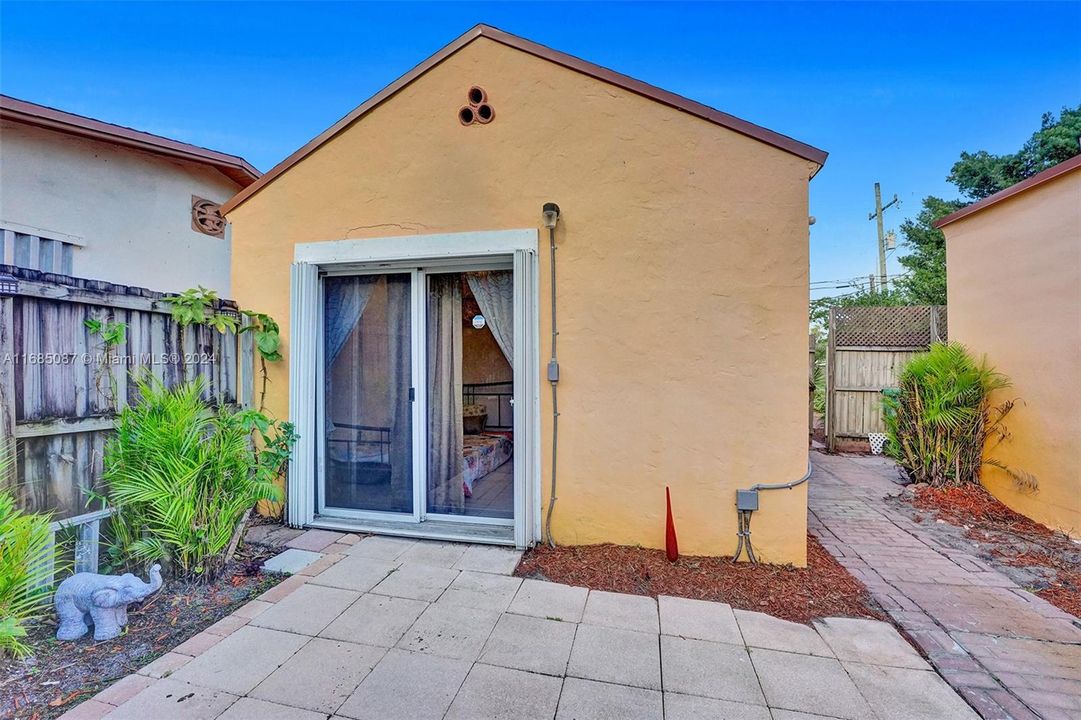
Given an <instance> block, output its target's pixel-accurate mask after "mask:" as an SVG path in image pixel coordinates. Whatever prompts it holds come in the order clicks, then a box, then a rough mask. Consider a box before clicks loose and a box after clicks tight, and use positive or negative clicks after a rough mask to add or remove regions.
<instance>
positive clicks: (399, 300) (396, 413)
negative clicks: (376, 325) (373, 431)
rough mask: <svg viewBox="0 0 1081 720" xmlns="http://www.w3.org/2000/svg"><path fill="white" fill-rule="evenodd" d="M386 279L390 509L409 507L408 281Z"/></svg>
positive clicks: (409, 509) (406, 509)
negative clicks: (389, 416) (389, 419)
mask: <svg viewBox="0 0 1081 720" xmlns="http://www.w3.org/2000/svg"><path fill="white" fill-rule="evenodd" d="M390 278H391V280H390V281H388V282H387V308H388V312H387V326H388V328H387V336H388V344H389V347H388V365H389V368H388V370H389V373H388V375H389V384H390V387H389V389H388V391H389V396H390V406H391V407H390V412H391V444H390V467H391V472H390V492H391V498H392V500H391V502H392V505H393V508H394V509H396V510H401V511H404V512H412V509H413V406H412V402H410V400H409V388H410V386H411V385H412V377H413V371H412V325H413V323H412V315H411V313H410V295H411V288H412V283H411V280H410V278H409V276H408V275H397V276H390Z"/></svg>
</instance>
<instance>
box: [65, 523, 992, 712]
mask: <svg viewBox="0 0 1081 720" xmlns="http://www.w3.org/2000/svg"><path fill="white" fill-rule="evenodd" d="M355 539H356V538H355V537H351V536H342V537H335V536H333V535H329V534H323V535H315V534H312V535H307V536H300V537H298V538H296V540H295V542H294V541H290V542H291V543H292V544H293V545H295V546H296V547H297V549H303V550H305V551H307V552H310V553H316V552H318V553H320V554H321V557H320V558H319V559H318V560H316V561H315V562H314V564H312V565H309V566H308V567H306V568H304V569H302V570H300V571H299V572H298V574H296V575H294V576H293V577H291V578H289V579H288V580H286V581H285V582H284V583H283V584H281V585H279V586H277V587H275V588H272V589H271V590H269V591H268V592H267V593H265V594H264V595H263V596H262V597H261V598H260V599H258V600H253V601H252V602H251V603H249V604H248V605H246V606H244V607H243V608H241V609H240V610H239V611H237V612H236V613H234V615H232V616H229V617H227V618H226V619H225V620H222V621H221V622H219V623H217V624H216V625H214V626H212V627H210V628H209V629H207V630H206V631H204V632H203V633H201V634H200V635H197V636H195V637H194V638H192V639H191V640H188V641H187V642H185V643H184V644H182V645H181V646H179V647H177V648H176V649H175V650H174V651H173V652H171V653H169V654H167V655H165V656H163V657H161V658H159V659H158V660H156V661H154V662H153V663H151V664H150V665H148V666H147V667H145V668H143V669H142V670H140V671H139V672H138V673H137V674H135V675H129V676H128V677H126V678H124V679H123V680H121V681H119V682H118V683H115V684H114V685H113V686H112V687H110V688H108V689H106V690H105V691H103V692H102V693H100V694H98V695H97V696H96V697H95V698H93V699H92V700H89V701H87V702H85V703H83V704H82V705H80V706H78V707H76V708H74V709H73V710H72V711H71V712H69V713H68V715H67V716H65V717H66V718H67V720H74V719H75V718H81V719H82V720H96V719H97V718H101V717H109V718H110V719H111V720H121V719H123V718H127V719H131V720H147V719H153V720H174V719H175V720H184V719H193V718H200V719H202V718H206V719H207V720H210V719H212V718H220V720H248V719H250V720H255V719H259V720H277V719H283V720H284V719H289V720H326V719H327V718H333V719H335V720H337V719H339V718H340V719H342V720H346V719H348V720H396V719H400V720H427V719H431V720H438V719H440V718H447V719H448V720H487V719H489V718H490V719H492V720H497V719H506V720H532V719H538V720H552V718H556V719H557V720H575V719H576V720H605V719H609V720H661V719H662V718H665V719H666V720H825V719H826V718H844V719H845V720H946V719H949V720H966V719H971V720H975V718H976V716H975V713H973V712H972V711H971V709H970V708H969V707H968V706H967V705H966V704H965V702H964V701H963V700H962V699H961V698H960V697H958V696H957V694H956V693H954V691H953V690H952V689H950V687H949V686H948V685H947V684H946V683H945V682H943V680H942V678H940V677H939V676H938V675H937V674H936V673H935V672H934V671H932V670H931V668H930V667H929V666H928V665H927V663H926V662H925V661H924V660H923V658H921V657H920V656H919V654H918V653H916V651H915V650H913V649H912V646H911V645H909V644H908V643H907V642H906V641H905V640H904V639H903V638H902V637H901V636H900V635H898V633H897V631H896V630H895V629H894V628H893V627H892V626H890V625H889V624H887V623H882V622H877V621H874V620H863V619H845V618H831V619H827V620H824V621H822V622H819V623H816V624H815V625H814V626H813V627H812V626H808V625H800V624H796V623H790V622H786V621H783V620H778V619H776V618H773V617H770V616H768V615H763V614H761V613H755V612H744V611H741V610H733V609H732V608H731V607H729V606H728V605H724V604H721V603H713V602H703V601H699V600H687V599H683V598H670V597H662V598H660V599H659V601H658V600H654V599H652V598H648V597H641V596H637V595H622V594H617V593H608V592H591V591H589V590H587V589H585V588H581V587H571V586H568V585H559V584H556V583H549V582H541V581H538V580H521V579H519V578H516V577H513V576H512V575H511V573H512V572H513V569H514V567H515V565H516V564H517V561H518V553H515V552H513V551H511V550H505V549H502V548H490V547H481V546H469V545H461V544H444V543H428V542H413V541H408V540H399V539H392V538H383V537H370V538H366V539H364V540H361V541H360V542H355V543H354V544H352V545H349V544H347V543H349V542H352V541H354V540H355ZM313 548H318V550H316V549H313ZM291 557H292V558H293V559H296V558H302V557H304V556H300V555H297V554H296V553H293V555H292V556H291ZM811 713H813V715H812V714H811Z"/></svg>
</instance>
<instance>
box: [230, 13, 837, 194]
mask: <svg viewBox="0 0 1081 720" xmlns="http://www.w3.org/2000/svg"><path fill="white" fill-rule="evenodd" d="M479 37H486V38H488V39H490V40H493V41H495V42H498V43H502V44H503V45H507V46H508V47H512V48H515V49H517V50H520V51H522V52H525V53H529V54H530V55H534V56H536V57H539V58H542V59H544V60H548V61H549V62H553V63H555V64H557V65H562V66H563V67H566V68H569V69H571V70H574V71H576V72H580V73H583V74H585V75H589V76H592V77H594V78H597V79H598V80H601V81H602V82H606V83H609V84H612V85H616V86H618V87H621V88H623V89H625V90H629V91H631V92H633V93H636V94H638V95H642V96H643V97H647V98H649V99H651V100H654V101H656V102H659V103H661V104H664V105H668V106H670V107H673V108H676V109H678V110H682V111H683V112H687V113H689V114H691V115H695V116H697V117H699V118H702V119H703V120H708V121H709V122H712V123H715V124H717V125H721V126H722V127H725V128H728V129H729V130H734V131H735V132H738V133H740V134H742V135H746V136H748V137H751V138H754V139H755V140H758V141H760V142H763V143H766V144H767V145H772V146H773V147H776V148H779V149H781V150H784V151H786V152H789V153H792V154H793V155H796V156H798V157H801V158H803V159H805V160H808V161H810V162H812V163H814V164H815V165H816V166H817V167H816V168H815V170H814V172H812V173H811V177H814V174H815V173H817V172H818V170H819V169H821V167H822V165H823V164H825V162H826V157H827V155H828V153H826V152H825V151H824V150H819V149H818V148H816V147H813V146H811V145H808V144H806V143H802V142H800V141H798V140H795V139H793V138H790V137H788V136H787V135H782V134H780V133H777V132H774V131H772V130H767V129H766V128H764V127H761V126H759V125H755V124H754V123H750V122H747V121H746V120H742V119H740V118H737V117H735V116H734V115H729V114H728V113H724V112H721V111H720V110H715V109H714V108H711V107H709V106H708V105H703V104H702V103H699V102H695V101H694V100H690V99H688V98H685V97H682V96H680V95H676V94H675V93H672V92H668V91H667V90H662V89H661V88H658V87H655V86H653V85H650V84H648V83H644V82H642V81H641V80H636V79H634V78H632V77H630V76H628V75H623V74H622V73H618V72H615V71H614V70H609V69H607V68H604V67H601V66H600V65H595V64H593V63H591V62H587V61H585V60H582V59H580V58H576V57H574V56H572V55H568V54H566V53H563V52H559V51H558V50H553V49H551V48H549V47H545V46H544V45H540V44H538V43H535V42H532V41H531V40H526V39H525V38H521V37H518V36H517V35H512V34H510V33H508V32H504V31H502V30H499V29H497V28H494V27H491V26H489V25H477V26H476V27H474V28H472V29H471V30H469V31H468V32H466V33H464V34H463V35H461V36H459V37H458V38H457V39H455V40H454V41H452V42H451V43H449V44H448V45H446V46H445V47H443V48H442V49H441V50H439V51H438V52H437V53H435V54H434V55H432V56H431V57H429V58H428V59H426V60H425V61H424V62H422V63H420V64H419V65H417V66H416V67H414V68H413V69H412V70H410V71H409V72H407V73H406V74H405V75H402V76H401V77H400V78H398V79H397V80H395V81H394V82H393V83H391V84H390V85H387V86H386V87H385V88H383V89H382V90H380V91H379V92H378V93H376V94H375V95H373V96H372V97H371V98H369V99H368V100H367V101H365V102H364V103H363V104H361V105H360V106H358V107H357V108H355V109H354V110H353V111H352V112H350V113H349V114H348V115H346V116H345V117H343V118H342V119H341V120H339V121H338V122H336V123H334V124H333V125H331V126H330V127H329V128H327V129H326V130H325V131H324V132H322V133H320V134H319V135H318V136H316V137H315V138H314V139H312V140H311V141H310V142H308V143H307V144H305V145H304V146H303V147H301V148H300V149H299V150H297V151H296V152H294V153H293V154H292V155H290V156H289V157H287V158H286V159H285V160H283V161H281V162H280V163H278V164H277V165H276V166H274V167H273V168H271V169H270V170H268V171H267V172H266V174H264V175H263V177H261V178H260V179H259V180H258V181H256V182H254V183H252V184H251V185H250V186H248V187H246V188H244V189H243V190H241V191H240V192H238V193H237V194H236V195H235V196H233V198H232V199H231V200H229V201H228V202H226V203H225V204H224V205H223V206H222V213H228V212H230V211H232V210H233V209H235V208H236V207H237V206H238V205H240V204H241V203H243V202H244V201H246V200H247V199H248V198H250V197H251V196H253V195H254V194H255V193H257V192H259V190H261V189H262V188H264V187H265V186H267V185H269V184H270V183H272V182H273V181H274V180H275V179H276V178H277V177H278V176H279V175H282V174H283V173H285V172H286V171H287V170H288V169H289V168H291V167H292V166H293V165H296V164H297V163H298V162H300V161H301V160H303V159H304V158H305V157H307V156H308V155H310V154H311V153H312V152H314V151H315V150H316V149H317V148H318V147H319V146H321V145H323V144H324V143H326V142H327V141H329V140H330V139H331V138H333V137H334V136H336V135H337V134H338V133H339V132H341V131H342V130H344V129H345V128H346V127H348V126H349V125H351V124H352V123H353V122H355V121H356V120H359V119H360V118H361V117H363V116H364V115H366V114H367V113H368V112H370V111H371V110H373V109H375V108H376V107H377V106H378V105H380V104H382V103H383V102H384V101H386V100H388V99H389V98H391V97H392V96H393V95H395V94H396V93H397V92H398V91H400V90H401V89H402V88H404V87H406V86H407V85H409V84H410V83H411V82H413V81H414V80H416V79H417V78H418V77H420V76H421V75H423V74H424V73H426V72H428V71H429V70H431V69H432V68H434V67H435V66H436V65H438V64H439V63H441V62H443V61H444V60H446V59H447V58H448V57H450V56H451V55H453V54H454V53H456V52H457V51H459V50H461V49H462V48H463V47H465V46H466V45H468V44H469V43H471V42H473V41H474V40H476V39H477V38H479Z"/></svg>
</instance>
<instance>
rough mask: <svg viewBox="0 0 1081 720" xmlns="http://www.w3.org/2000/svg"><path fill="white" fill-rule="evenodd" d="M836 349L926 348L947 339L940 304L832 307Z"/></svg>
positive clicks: (943, 313) (944, 312)
mask: <svg viewBox="0 0 1081 720" xmlns="http://www.w3.org/2000/svg"><path fill="white" fill-rule="evenodd" d="M833 332H834V333H836V335H835V337H834V343H835V345H836V346H837V347H882V348H889V347H926V346H928V345H930V344H931V343H932V342H934V341H936V340H945V338H946V308H945V307H944V306H939V305H912V306H900V307H838V308H834V327H833Z"/></svg>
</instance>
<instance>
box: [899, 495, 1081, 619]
mask: <svg viewBox="0 0 1081 720" xmlns="http://www.w3.org/2000/svg"><path fill="white" fill-rule="evenodd" d="M891 502H893V503H894V504H895V505H897V506H899V507H901V508H903V509H906V510H907V511H908V512H909V513H910V514H911V516H912V517H913V518H914V519H916V520H918V521H921V522H923V523H924V525H925V527H926V528H927V531H928V532H929V533H931V534H932V535H934V536H935V537H936V538H937V539H939V540H940V541H943V542H944V543H946V544H948V545H950V546H951V547H955V548H957V549H962V550H966V551H968V552H970V553H973V554H974V555H976V556H977V557H979V558H980V559H981V560H983V561H984V562H986V563H988V564H989V565H991V566H993V567H994V568H995V569H997V570H999V571H1000V572H1002V573H1003V574H1005V575H1006V576H1007V577H1009V578H1010V579H1011V580H1013V581H1014V582H1016V583H1017V584H1018V585H1020V586H1022V587H1024V588H1025V589H1027V590H1029V591H1030V592H1033V593H1035V594H1037V595H1039V596H1040V597H1042V598H1043V599H1044V600H1047V601H1048V602H1049V603H1051V604H1052V605H1055V606H1056V607H1058V608H1060V609H1062V610H1065V611H1066V612H1068V613H1070V614H1071V615H1075V616H1077V617H1081V544H1079V543H1077V542H1075V541H1074V540H1071V539H1070V538H1069V537H1068V536H1066V535H1065V534H1063V533H1059V532H1055V531H1053V530H1051V529H1050V528H1047V527H1045V526H1043V525H1041V524H1039V523H1038V522H1035V521H1034V520H1030V519H1029V518H1027V517H1025V516H1024V515H1021V514H1020V513H1017V512H1014V511H1013V510H1011V509H1010V508H1008V507H1006V506H1005V505H1003V504H1002V503H1001V502H999V501H998V500H997V499H996V498H995V497H994V496H993V495H991V493H989V492H987V491H986V490H984V489H983V488H982V487H979V486H971V487H954V488H943V489H936V488H931V487H926V486H923V487H917V488H914V489H910V490H909V491H908V492H906V493H905V494H904V495H901V496H898V497H897V498H893V499H892V500H891ZM936 520H937V521H941V522H935V521H936Z"/></svg>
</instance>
